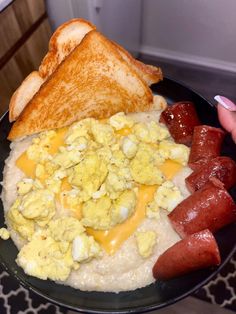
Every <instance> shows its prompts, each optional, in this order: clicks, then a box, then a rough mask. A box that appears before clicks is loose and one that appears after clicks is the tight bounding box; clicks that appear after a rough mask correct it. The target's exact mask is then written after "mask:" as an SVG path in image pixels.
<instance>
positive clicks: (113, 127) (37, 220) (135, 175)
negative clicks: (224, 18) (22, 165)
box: [0, 96, 189, 281]
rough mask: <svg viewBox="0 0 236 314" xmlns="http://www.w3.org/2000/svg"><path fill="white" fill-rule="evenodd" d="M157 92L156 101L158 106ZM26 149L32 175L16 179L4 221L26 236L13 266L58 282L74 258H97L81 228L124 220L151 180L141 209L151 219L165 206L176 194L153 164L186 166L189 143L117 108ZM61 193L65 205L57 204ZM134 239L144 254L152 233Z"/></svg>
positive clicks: (96, 250)
mask: <svg viewBox="0 0 236 314" xmlns="http://www.w3.org/2000/svg"><path fill="white" fill-rule="evenodd" d="M158 97H159V98H158ZM158 97H156V98H155V104H156V106H159V107H160V106H161V107H163V106H165V105H166V103H165V102H164V100H163V98H162V97H160V96H158ZM124 130H125V132H124ZM126 131H127V132H126ZM58 132H61V133H60V139H59V140H58V138H57V136H58V134H59V133H58ZM54 141H56V142H57V144H56V145H55V142H54ZM53 143H54V144H53ZM26 154H27V157H28V159H29V160H31V161H33V162H34V163H33V165H32V169H34V173H33V175H32V176H31V177H32V178H33V179H32V178H28V177H25V178H23V179H22V180H21V181H20V182H18V184H17V194H18V196H17V199H16V201H15V202H14V204H13V205H12V206H11V208H10V210H9V211H8V215H7V219H8V221H9V223H10V225H11V227H12V228H13V229H14V230H15V231H16V232H18V234H19V235H20V236H21V237H22V238H23V239H25V240H27V241H28V243H27V244H26V245H24V246H23V248H22V249H21V250H20V252H19V254H18V257H17V263H18V264H19V265H20V266H21V267H22V268H23V269H24V270H25V272H26V273H27V274H29V275H32V276H36V277H38V278H41V279H48V278H49V279H52V280H62V281H64V280H65V279H66V278H67V277H68V276H69V274H70V272H71V271H72V270H73V269H78V267H79V263H81V262H82V263H85V262H89V261H90V260H91V259H92V258H99V257H100V256H101V255H102V249H101V247H100V245H99V243H97V242H96V241H95V240H94V238H93V236H89V235H88V234H87V230H86V228H87V227H89V228H92V229H94V230H106V231H109V230H110V229H112V228H113V227H114V226H116V225H119V224H122V223H123V222H125V221H126V220H127V219H128V218H129V217H131V216H132V215H133V214H134V213H135V209H136V205H137V202H138V200H137V193H136V192H137V190H138V187H139V186H140V185H159V187H158V188H157V190H156V192H155V196H154V200H153V202H151V203H149V204H148V206H147V209H146V215H147V217H149V218H156V217H157V216H158V211H159V209H165V210H168V211H171V210H172V209H173V208H174V207H175V206H176V205H177V204H178V203H179V202H180V201H181V200H182V199H183V197H182V195H181V193H180V191H179V190H178V189H177V187H175V186H174V185H173V183H172V182H171V181H165V176H164V174H163V173H162V172H161V170H160V169H159V167H160V166H161V165H162V164H163V163H164V162H165V160H166V159H172V160H175V161H177V162H179V163H181V164H182V165H186V163H187V160H188V155H189V148H187V147H186V146H184V145H179V144H175V143H174V142H173V141H172V140H171V139H170V134H169V132H168V130H167V128H166V127H165V126H162V125H161V124H158V123H156V122H154V121H151V122H148V123H137V122H135V121H134V120H133V119H132V118H130V117H127V116H126V115H125V114H124V113H123V112H120V113H117V114H115V115H114V116H112V117H111V118H110V119H108V120H107V121H102V122H101V121H97V120H95V119H84V120H82V121H79V122H76V123H73V124H72V125H71V126H70V127H69V128H67V129H66V128H65V129H63V130H61V131H57V130H55V131H47V132H42V133H41V134H39V135H38V136H37V137H34V138H33V140H32V144H31V145H30V146H29V148H28V149H27V151H26ZM34 167H35V168H34ZM62 195H63V197H64V198H65V199H66V202H65V203H60V202H63V201H62V200H61V198H60V197H61V196H62ZM63 210H64V212H63ZM73 210H77V211H78V212H79V215H77V216H75V215H73ZM75 217H77V218H75ZM78 217H79V218H78ZM0 237H2V238H7V237H8V233H7V230H5V229H4V228H1V229H0ZM136 240H137V247H138V251H139V253H140V255H141V256H143V257H144V258H147V257H149V256H150V255H151V254H152V251H153V248H154V245H155V243H156V233H155V232H153V231H145V232H137V233H136Z"/></svg>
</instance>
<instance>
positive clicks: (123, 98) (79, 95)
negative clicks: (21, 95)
mask: <svg viewBox="0 0 236 314" xmlns="http://www.w3.org/2000/svg"><path fill="white" fill-rule="evenodd" d="M152 101H153V95H152V92H151V90H150V89H149V87H148V86H147V84H146V83H145V82H144V81H143V80H142V79H141V78H140V77H139V75H138V74H137V72H136V71H135V70H133V68H132V66H131V65H129V64H128V63H127V62H126V61H124V59H123V58H122V57H121V56H120V53H119V52H118V51H117V49H115V47H114V45H113V44H112V43H111V42H110V41H109V40H108V39H106V38H105V37H104V36H103V35H102V34H100V33H99V32H97V31H95V30H93V31H90V32H89V33H87V34H86V35H85V37H84V38H83V40H82V41H81V43H80V44H79V45H78V46H77V47H76V48H75V49H74V50H73V51H72V52H71V53H70V54H69V55H68V56H67V58H66V59H65V60H64V61H62V62H61V64H60V65H59V66H58V67H57V68H56V70H55V71H54V72H53V73H52V75H51V76H50V77H49V78H48V80H46V82H45V83H44V84H43V85H42V86H41V88H40V89H39V91H38V92H37V93H36V94H35V96H34V97H33V99H31V101H30V102H29V103H28V105H27V106H26V107H25V108H24V110H23V112H22V113H21V115H20V116H19V118H18V119H17V121H16V122H15V123H14V125H13V127H12V129H11V131H10V134H9V136H8V139H10V140H15V139H17V138H21V137H23V136H26V135H30V134H34V133H38V132H41V131H44V130H49V129H56V128H60V127H64V126H67V125H70V124H71V123H73V122H74V121H77V120H81V119H83V118H89V117H93V118H96V119H100V118H107V117H110V116H111V115H113V114H115V113H117V112H119V111H124V112H138V111H147V110H149V108H150V106H151V103H152Z"/></svg>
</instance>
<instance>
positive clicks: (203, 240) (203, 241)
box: [153, 229, 221, 280]
mask: <svg viewBox="0 0 236 314" xmlns="http://www.w3.org/2000/svg"><path fill="white" fill-rule="evenodd" d="M220 261H221V258H220V252H219V248H218V245H217V243H216V241H215V238H214V236H213V234H212V233H211V232H210V231H209V230H207V229H206V230H202V231H199V232H197V233H194V234H191V235H189V236H187V237H186V238H184V239H183V240H181V241H179V242H177V243H176V244H175V245H173V246H172V247H171V248H169V249H168V250H167V251H165V252H164V253H163V254H162V255H161V256H160V257H159V259H158V260H157V262H156V264H155V265H154V267H153V276H154V277H155V278H156V279H162V280H167V279H170V278H174V277H177V276H181V275H184V274H187V273H189V272H192V271H194V270H197V269H201V268H207V267H209V266H214V265H219V264H220Z"/></svg>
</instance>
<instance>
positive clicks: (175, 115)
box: [160, 101, 200, 146]
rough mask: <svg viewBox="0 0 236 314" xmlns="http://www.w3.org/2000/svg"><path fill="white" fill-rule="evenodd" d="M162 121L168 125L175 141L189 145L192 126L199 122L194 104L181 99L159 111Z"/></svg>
mask: <svg viewBox="0 0 236 314" xmlns="http://www.w3.org/2000/svg"><path fill="white" fill-rule="evenodd" d="M160 121H161V122H162V123H165V125H166V126H167V127H168V129H169V131H170V134H171V136H172V137H173V138H174V140H175V142H176V143H180V144H185V145H188V146H190V145H191V142H192V137H193V130H194V127H195V126H197V125H199V124H200V121H199V119H198V116H197V112H196V110H195V107H194V104H193V103H192V102H190V101H181V102H177V103H175V104H173V105H172V106H169V107H167V108H166V109H165V110H164V111H163V112H162V113H161V119H160Z"/></svg>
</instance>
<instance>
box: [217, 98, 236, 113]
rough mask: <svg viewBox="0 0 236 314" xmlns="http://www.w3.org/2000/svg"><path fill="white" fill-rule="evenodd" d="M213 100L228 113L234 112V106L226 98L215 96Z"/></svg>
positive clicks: (235, 108)
mask: <svg viewBox="0 0 236 314" xmlns="http://www.w3.org/2000/svg"><path fill="white" fill-rule="evenodd" d="M214 99H215V100H216V101H217V102H218V103H219V104H220V105H221V106H223V107H224V108H225V109H227V110H229V111H236V105H235V104H234V103H233V102H232V101H231V100H229V99H228V98H226V97H224V96H220V95H217V96H215V97H214Z"/></svg>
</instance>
